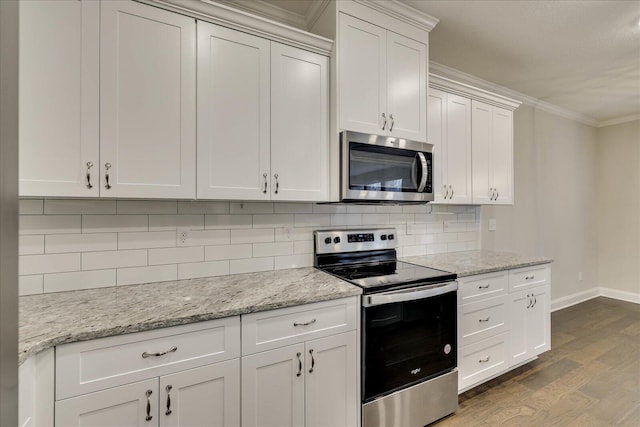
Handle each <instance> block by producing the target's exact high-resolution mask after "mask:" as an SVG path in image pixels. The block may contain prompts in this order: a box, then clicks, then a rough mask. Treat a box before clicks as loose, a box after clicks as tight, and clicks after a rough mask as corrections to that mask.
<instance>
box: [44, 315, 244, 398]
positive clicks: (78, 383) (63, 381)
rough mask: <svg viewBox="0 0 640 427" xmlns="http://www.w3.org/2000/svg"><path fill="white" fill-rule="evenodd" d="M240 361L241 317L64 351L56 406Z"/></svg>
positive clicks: (60, 348) (61, 351) (58, 364)
mask: <svg viewBox="0 0 640 427" xmlns="http://www.w3.org/2000/svg"><path fill="white" fill-rule="evenodd" d="M239 356H240V319H239V317H238V316H236V317H229V318H225V319H219V320H212V321H208V322H199V323H193V324H189V325H182V326H174V327H170V328H163V329H157V330H153V331H147V332H140V333H135V334H128V335H121V336H115V337H109V338H101V339H95V340H91V341H85V342H78V343H73V344H66V345H61V346H58V347H56V400H60V399H65V398H68V397H72V396H78V395H80V394H85V393H90V392H94V391H97V390H102V389H106V388H109V387H115V386H119V385H122V384H127V383H131V382H134V381H141V380H145V379H148V378H152V377H156V376H159V375H165V374H170V373H174V372H178V371H182V370H185V369H191V368H195V367H198V366H203V365H208V364H210V363H215V362H220V361H223V360H228V359H232V358H236V357H239Z"/></svg>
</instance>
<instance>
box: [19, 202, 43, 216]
mask: <svg viewBox="0 0 640 427" xmlns="http://www.w3.org/2000/svg"><path fill="white" fill-rule="evenodd" d="M42 205H43V203H42V200H41V199H38V200H31V199H24V200H20V203H19V209H18V210H19V212H20V215H42V213H43V208H42Z"/></svg>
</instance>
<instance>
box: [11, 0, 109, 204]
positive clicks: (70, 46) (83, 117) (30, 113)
mask: <svg viewBox="0 0 640 427" xmlns="http://www.w3.org/2000/svg"><path fill="white" fill-rule="evenodd" d="M99 46H100V4H99V3H98V2H96V1H84V0H83V1H77V0H63V1H55V2H52V1H36V0H34V1H24V2H20V87H19V91H20V118H19V119H20V123H19V127H20V195H21V196H60V197H85V196H98V195H99V185H98V177H99V170H98V168H99V166H98V165H99V161H100V159H99V157H98V155H99V110H98V108H99V81H98V78H99V71H100V70H99V64H100V63H99V59H100V58H99ZM88 165H93V166H91V167H88ZM87 173H89V174H90V178H89V179H90V184H91V185H88V184H89V181H88V180H87ZM90 187H91V188H90Z"/></svg>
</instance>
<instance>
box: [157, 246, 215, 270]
mask: <svg viewBox="0 0 640 427" xmlns="http://www.w3.org/2000/svg"><path fill="white" fill-rule="evenodd" d="M201 261H204V247H203V246H193V247H185V248H166V249H149V265H161V264H180V263H185V262H201Z"/></svg>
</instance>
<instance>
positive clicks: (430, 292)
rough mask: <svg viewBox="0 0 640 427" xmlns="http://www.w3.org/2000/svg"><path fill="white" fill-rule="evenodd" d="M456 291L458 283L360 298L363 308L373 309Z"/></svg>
mask: <svg viewBox="0 0 640 427" xmlns="http://www.w3.org/2000/svg"><path fill="white" fill-rule="evenodd" d="M457 290H458V282H447V283H443V284H441V285H435V286H434V285H428V286H421V287H418V288H411V289H403V290H401V291H392V292H383V293H380V294H373V295H364V296H363V298H362V306H363V307H373V306H376V305H383V304H391V303H394V302H404V301H413V300H419V299H424V298H430V297H435V296H437V295H442V294H446V293H449V292H453V291H457Z"/></svg>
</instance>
